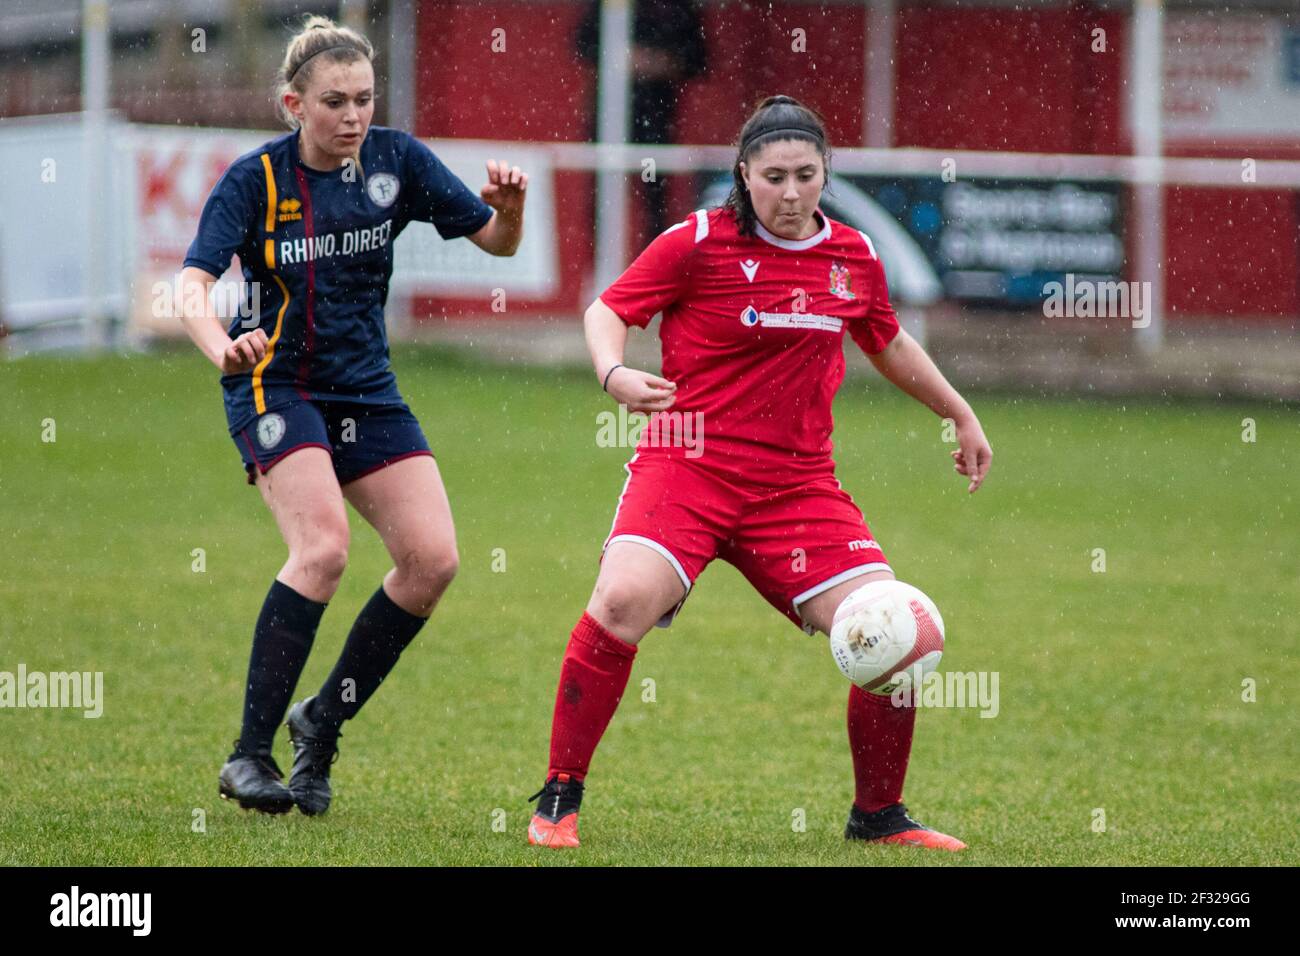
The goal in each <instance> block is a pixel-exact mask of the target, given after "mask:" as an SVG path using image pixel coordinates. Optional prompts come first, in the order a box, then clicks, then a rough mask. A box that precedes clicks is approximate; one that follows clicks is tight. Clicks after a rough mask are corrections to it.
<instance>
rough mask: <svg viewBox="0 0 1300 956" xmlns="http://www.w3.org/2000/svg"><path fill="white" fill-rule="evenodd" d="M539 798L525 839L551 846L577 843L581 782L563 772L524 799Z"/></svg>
mask: <svg viewBox="0 0 1300 956" xmlns="http://www.w3.org/2000/svg"><path fill="white" fill-rule="evenodd" d="M538 797H540V798H541V800H540V801H539V802H538V804H537V812H536V813H535V814H533V819H532V821H531V822H530V823H529V824H528V842H529V843H531V844H533V845H534V846H549V847H551V848H552V849H556V850H558V849H560V848H561V847H569V846H578V845H579V844H578V808H579V807H580V806H582V781H581V780H574V779H573V778H572V777H570V776H569V775H568V774H567V773H560V774H556V775H555V776H554V777H551V779H549V780H547V781H546V786H544V787H542V789H541V790H538V791H537V792H536V793H535V794H533V795H532V796H531V797H529V798H528V800H529V802H530V803H531V802H532V801H533V800H537V799H538Z"/></svg>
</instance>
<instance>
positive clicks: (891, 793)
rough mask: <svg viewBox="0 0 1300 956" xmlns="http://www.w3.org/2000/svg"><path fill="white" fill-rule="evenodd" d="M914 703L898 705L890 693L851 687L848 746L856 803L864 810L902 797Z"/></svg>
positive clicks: (874, 809)
mask: <svg viewBox="0 0 1300 956" xmlns="http://www.w3.org/2000/svg"><path fill="white" fill-rule="evenodd" d="M915 724H916V708H915V707H895V706H894V703H893V701H892V700H891V699H890V698H889V697H887V696H886V697H882V696H880V695H879V694H869V693H867V692H866V691H865V690H863V689H862V688H861V687H858V686H857V685H854V686H853V687H851V688H849V749H850V750H852V752H853V777H854V780H855V782H856V788H857V792H856V794H855V796H854V800H853V803H854V804H855V805H856V806H857V808H858V809H859V810H861V811H862V812H864V813H872V812H874V811H876V810H883V809H884V808H885V807H888V806H891V805H892V804H895V803H898V802H899V801H901V800H902V799H903V778H904V777H905V776H907V758H908V757H909V756H911V753H912V727H913V726H914V725H915Z"/></svg>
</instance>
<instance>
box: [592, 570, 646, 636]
mask: <svg viewBox="0 0 1300 956" xmlns="http://www.w3.org/2000/svg"><path fill="white" fill-rule="evenodd" d="M652 603H653V596H652V595H651V594H649V593H647V592H646V590H645V588H644V587H642V586H640V585H639V584H638V583H636V582H634V581H630V580H628V579H626V578H624V579H617V578H616V579H614V580H608V581H597V582H596V590H595V592H594V593H593V594H592V595H591V601H590V603H589V604H588V605H587V610H588V613H590V614H591V616H592V617H594V618H595V619H596V620H598V621H600V623H601V624H603V625H604V626H605V627H606V628H607V629H608V630H610V631H612V632H614V633H616V634H619V636H620V637H621V636H623V634H624V633H637V634H638V636H639V634H641V633H644V631H645V629H648V627H649V625H648V624H646V623H645V622H646V620H647V619H652V618H654V617H655V616H656V615H655V611H654V609H653V608H651V606H650V605H651V604H652ZM651 623H653V620H651ZM626 639H627V638H624V640H626Z"/></svg>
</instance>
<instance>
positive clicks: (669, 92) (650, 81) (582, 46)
mask: <svg viewBox="0 0 1300 956" xmlns="http://www.w3.org/2000/svg"><path fill="white" fill-rule="evenodd" d="M633 7H634V9H633V23H632V62H631V64H630V68H631V72H632V129H631V130H630V131H629V132H628V139H627V141H628V142H630V143H671V142H673V141H674V138H675V137H674V129H673V124H674V121H675V117H676V113H677V104H678V99H679V97H680V96H681V93H682V90H683V89H684V88H685V85H686V83H687V81H689V80H692V79H694V78H695V77H697V76H699V75H700V74H701V73H703V72H704V70H705V67H706V65H707V59H708V50H707V44H706V42H705V39H704V24H703V21H702V20H701V17H700V11H699V8H698V5H697V3H696V2H695V0H635V2H634V3H633ZM600 8H601V2H600V0H591V2H590V3H589V4H588V6H587V11H586V13H585V15H584V16H583V18H582V21H581V22H580V23H579V25H578V36H577V48H578V56H579V57H580V58H581V59H582V61H583V62H584V63H590V64H591V65H592V66H595V65H596V64H598V63H599V62H600ZM596 117H597V106H596V104H593V106H592V110H591V132H590V134H589V136H588V138H589V139H590V140H591V141H592V142H595V141H596V123H597V118H596ZM642 195H644V197H645V207H644V208H645V213H646V217H647V223H648V227H649V230H650V236H651V237H653V236H657V235H658V234H659V233H661V232H663V231H664V229H665V228H667V226H668V194H667V190H666V188H665V184H664V179H663V177H661V176H658V175H656V176H655V177H654V179H652V180H650V181H649V182H646V183H644V184H643V192H642Z"/></svg>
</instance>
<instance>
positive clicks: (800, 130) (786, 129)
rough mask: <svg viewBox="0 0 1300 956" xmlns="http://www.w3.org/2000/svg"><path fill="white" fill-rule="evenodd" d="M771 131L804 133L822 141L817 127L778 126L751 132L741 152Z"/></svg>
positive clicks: (742, 145)
mask: <svg viewBox="0 0 1300 956" xmlns="http://www.w3.org/2000/svg"><path fill="white" fill-rule="evenodd" d="M770 133H803V134H804V135H805V136H811V137H812V138H813V139H815V140H816V141H817V142H819V143H820V142H821V141H822V136H821V134H820V133H818V132H817V131H816V130H815V129H805V128H804V127H802V126H778V127H777V128H776V129H765V130H763V131H762V132H759V133H751V134H750V135H749V137H748V138H747V139H746V140H745V141H744V142H743V143H741V144H740V149H741V152H744V150H745V148H746V147H747V146H749V144H750V143H752V142H753V141H754V140H756V139H758V138H759V137H760V136H767V135H768V134H770Z"/></svg>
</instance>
